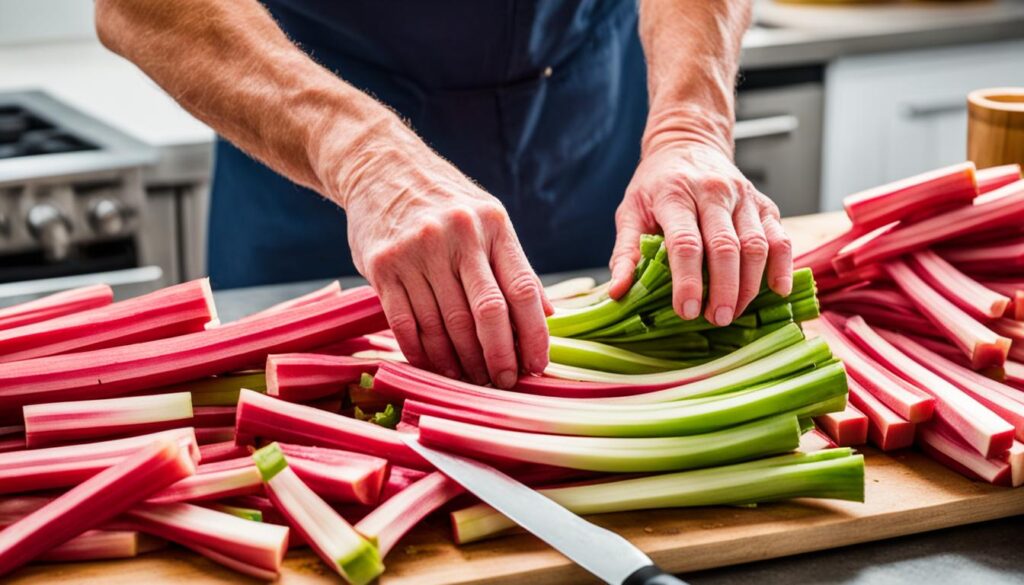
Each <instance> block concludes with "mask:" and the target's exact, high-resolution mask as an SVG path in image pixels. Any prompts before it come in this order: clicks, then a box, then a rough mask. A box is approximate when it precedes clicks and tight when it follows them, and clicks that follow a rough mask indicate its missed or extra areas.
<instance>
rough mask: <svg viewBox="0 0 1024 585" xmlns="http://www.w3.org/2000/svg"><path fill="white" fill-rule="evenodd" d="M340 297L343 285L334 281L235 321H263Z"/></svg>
mask: <svg viewBox="0 0 1024 585" xmlns="http://www.w3.org/2000/svg"><path fill="white" fill-rule="evenodd" d="M340 296H341V283H339V282H338V281H337V280H334V281H331V282H329V283H328V284H327V286H324V287H322V288H318V289H316V290H315V291H312V292H308V293H306V294H304V295H302V296H299V297H295V298H294V299H290V300H287V301H284V302H283V303H278V304H276V305H274V306H272V307H269V308H266V309H263V310H262V311H258V312H256V313H253V314H251V315H246V316H245V317H242V318H241V319H238V320H237V321H235V323H249V322H251V321H255V320H256V319H262V318H263V317H266V316H267V315H273V314H275V313H281V312H284V311H287V310H289V309H294V308H295V307H305V306H306V305H312V304H315V303H318V302H320V301H324V300H329V299H336V298H338V297H340Z"/></svg>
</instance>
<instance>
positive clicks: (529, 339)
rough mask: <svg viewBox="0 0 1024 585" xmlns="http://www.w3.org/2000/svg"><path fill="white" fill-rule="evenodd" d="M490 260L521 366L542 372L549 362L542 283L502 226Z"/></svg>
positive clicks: (513, 235) (532, 372) (512, 236)
mask: <svg viewBox="0 0 1024 585" xmlns="http://www.w3.org/2000/svg"><path fill="white" fill-rule="evenodd" d="M491 264H492V265H493V266H494V275H495V277H496V278H497V281H498V286H499V287H501V291H502V293H504V295H505V299H506V300H507V301H508V307H509V313H510V314H511V317H512V324H513V325H514V326H515V334H516V340H517V341H518V345H519V355H520V358H521V359H520V362H521V363H522V366H523V369H524V370H525V371H526V372H527V373H530V374H540V373H543V372H544V368H546V367H547V365H548V325H547V321H546V320H545V319H544V306H543V300H542V299H543V298H544V293H543V287H542V286H541V284H540V279H538V278H537V275H536V274H535V273H534V271H533V268H531V267H530V263H529V261H527V259H526V255H525V254H524V253H523V250H522V248H521V247H520V245H519V242H518V240H516V237H515V234H514V232H511V231H510V230H505V231H503V232H502V233H501V234H499V235H498V236H497V237H496V238H495V241H494V246H493V249H492V251H491Z"/></svg>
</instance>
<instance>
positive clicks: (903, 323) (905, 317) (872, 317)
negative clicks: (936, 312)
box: [823, 303, 962, 355]
mask: <svg viewBox="0 0 1024 585" xmlns="http://www.w3.org/2000/svg"><path fill="white" fill-rule="evenodd" d="M823 306H825V305H823ZM825 308H826V309H827V310H828V311H829V312H830V313H833V314H835V313H842V314H844V315H860V316H861V317H863V318H864V320H865V321H867V322H868V323H873V324H876V325H883V326H885V327H891V328H893V329H898V330H900V331H907V332H911V333H914V334H916V335H922V336H938V337H942V333H941V332H940V331H939V330H938V329H936V327H935V325H932V322H931V321H929V320H928V319H925V318H924V317H922V316H920V314H919V313H916V312H915V313H906V312H904V311H902V310H893V309H891V308H888V307H881V306H879V305H866V304H863V303H833V304H830V305H827V306H825ZM956 351H958V352H959V351H960V350H959V349H957V350H956ZM961 355H962V354H961Z"/></svg>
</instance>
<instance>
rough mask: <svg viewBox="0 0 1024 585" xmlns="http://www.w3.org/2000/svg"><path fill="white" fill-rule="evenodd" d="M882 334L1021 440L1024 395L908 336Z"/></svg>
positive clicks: (1023, 426)
mask: <svg viewBox="0 0 1024 585" xmlns="http://www.w3.org/2000/svg"><path fill="white" fill-rule="evenodd" d="M882 335H883V336H884V337H885V339H886V340H888V341H889V342H890V343H892V344H893V345H895V346H896V347H898V348H899V349H900V350H902V351H903V352H904V353H906V354H907V355H912V356H914V358H915V359H916V360H917V361H918V362H920V363H921V364H923V365H924V366H926V367H927V368H928V369H930V370H931V371H933V372H935V373H936V374H938V375H939V376H941V377H942V378H944V379H945V380H947V381H948V382H949V383H951V384H953V385H954V386H956V387H957V388H959V389H960V390H962V391H963V392H965V393H967V394H968V395H969V396H970V397H972V398H974V399H975V400H977V401H978V402H980V403H981V404H983V405H985V407H986V408H988V409H989V410H991V411H992V412H993V413H995V414H996V415H998V416H999V417H1000V418H1002V419H1003V420H1004V421H1006V422H1008V423H1010V424H1011V425H1013V428H1014V432H1015V436H1016V437H1017V440H1021V441H1024V392H1020V391H1018V390H1016V389H1015V388H1011V387H1009V386H1007V385H1005V384H1000V383H999V382H997V381H995V380H993V379H991V378H988V377H985V376H983V375H981V374H979V373H977V372H975V371H973V370H971V369H969V368H965V367H963V366H961V365H959V364H956V363H953V362H951V361H949V360H947V359H945V358H943V357H942V356H940V355H938V354H936V353H934V352H931V351H929V350H928V349H927V348H925V347H923V346H921V345H920V344H918V343H915V342H914V341H913V340H912V339H910V338H908V337H905V336H903V335H899V334H898V333H888V332H882ZM922 382H924V381H922Z"/></svg>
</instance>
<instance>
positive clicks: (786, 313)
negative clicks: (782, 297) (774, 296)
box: [757, 303, 793, 326]
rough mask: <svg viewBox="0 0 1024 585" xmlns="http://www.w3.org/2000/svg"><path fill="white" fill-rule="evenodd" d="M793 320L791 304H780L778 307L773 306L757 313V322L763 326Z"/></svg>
mask: <svg viewBox="0 0 1024 585" xmlns="http://www.w3.org/2000/svg"><path fill="white" fill-rule="evenodd" d="M792 320H793V305H791V304H789V303H779V304H777V305H771V306H769V307H765V308H763V309H758V311H757V322H758V323H760V324H761V325H762V326H764V325H767V324H769V323H776V322H778V321H792Z"/></svg>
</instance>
